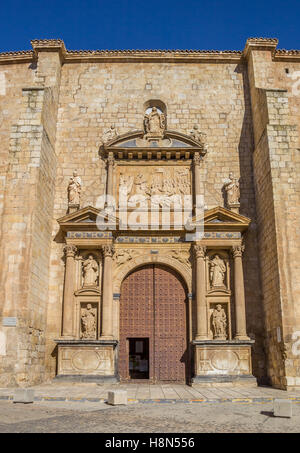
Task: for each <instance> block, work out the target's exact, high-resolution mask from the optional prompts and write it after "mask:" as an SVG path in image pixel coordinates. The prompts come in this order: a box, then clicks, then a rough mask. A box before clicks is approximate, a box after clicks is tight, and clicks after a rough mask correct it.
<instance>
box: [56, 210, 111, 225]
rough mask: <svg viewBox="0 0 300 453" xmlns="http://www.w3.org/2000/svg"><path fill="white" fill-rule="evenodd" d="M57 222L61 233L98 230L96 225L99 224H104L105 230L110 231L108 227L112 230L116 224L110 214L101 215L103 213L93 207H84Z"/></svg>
mask: <svg viewBox="0 0 300 453" xmlns="http://www.w3.org/2000/svg"><path fill="white" fill-rule="evenodd" d="M57 222H58V223H59V225H60V227H61V229H62V230H63V231H66V230H74V229H79V230H82V231H85V230H92V231H93V230H96V229H99V228H98V226H97V223H98V225H99V223H105V224H106V225H107V229H110V228H109V226H112V228H111V229H113V226H114V225H116V224H117V223H118V219H117V218H116V217H114V216H112V215H110V214H103V211H100V209H97V208H94V207H93V206H86V207H85V208H82V209H79V210H78V211H75V212H72V213H70V214H67V215H65V216H64V217H61V218H60V219H58V220H57Z"/></svg>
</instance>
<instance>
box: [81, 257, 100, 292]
mask: <svg viewBox="0 0 300 453" xmlns="http://www.w3.org/2000/svg"><path fill="white" fill-rule="evenodd" d="M82 270H83V286H96V285H97V279H98V274H99V272H98V263H97V261H96V260H94V257H93V255H89V257H88V258H87V259H86V260H85V261H84V262H83V264H82Z"/></svg>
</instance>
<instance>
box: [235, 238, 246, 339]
mask: <svg viewBox="0 0 300 453" xmlns="http://www.w3.org/2000/svg"><path fill="white" fill-rule="evenodd" d="M244 248H245V247H244V246H243V245H235V246H233V247H232V254H233V259H234V296H235V316H236V334H235V339H236V340H249V337H248V336H247V332H246V307H245V288H244V274H243V262H242V254H243V251H244Z"/></svg>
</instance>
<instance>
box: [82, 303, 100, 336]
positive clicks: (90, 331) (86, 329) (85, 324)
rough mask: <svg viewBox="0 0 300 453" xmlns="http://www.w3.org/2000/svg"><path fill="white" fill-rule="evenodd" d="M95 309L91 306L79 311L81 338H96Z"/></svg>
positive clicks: (88, 305)
mask: <svg viewBox="0 0 300 453" xmlns="http://www.w3.org/2000/svg"><path fill="white" fill-rule="evenodd" d="M96 317H97V309H96V308H93V307H92V305H91V304H87V306H86V308H82V310H81V338H96V325H97V321H96Z"/></svg>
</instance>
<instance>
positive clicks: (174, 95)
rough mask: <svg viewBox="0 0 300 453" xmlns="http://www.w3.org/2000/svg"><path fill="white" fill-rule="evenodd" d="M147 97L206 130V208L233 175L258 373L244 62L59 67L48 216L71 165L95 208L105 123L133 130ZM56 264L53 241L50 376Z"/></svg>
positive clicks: (101, 183) (184, 124) (59, 208)
mask: <svg viewBox="0 0 300 453" xmlns="http://www.w3.org/2000/svg"><path fill="white" fill-rule="evenodd" d="M150 100H160V101H162V102H163V103H164V104H165V106H166V113H167V127H168V129H170V130H176V131H180V132H183V133H185V134H188V133H189V131H190V130H191V129H192V128H193V126H194V124H197V125H198V126H199V129H200V130H201V131H203V132H205V133H206V134H207V142H208V153H207V155H206V157H205V159H204V161H203V165H202V169H201V176H202V178H201V181H202V189H203V192H204V197H205V203H206V205H207V208H208V209H209V208H212V207H215V206H217V205H221V206H223V205H224V198H223V192H222V186H223V184H224V180H225V179H226V178H228V174H229V172H230V171H233V172H234V173H235V175H236V176H237V177H241V211H240V212H241V214H243V215H246V216H248V217H250V218H251V219H252V224H251V227H250V231H249V233H248V236H247V239H246V252H245V265H244V266H245V287H246V305H247V326H248V332H250V334H251V336H252V337H253V338H255V339H256V345H255V347H254V360H253V363H254V372H255V374H256V375H257V376H260V377H263V376H264V375H265V374H266V371H265V360H264V353H263V349H262V345H263V336H264V333H263V315H262V308H261V299H260V297H261V294H260V281H259V272H258V257H257V253H256V241H257V239H256V213H255V198H254V187H253V179H252V150H253V137H252V117H251V105H250V93H249V85H248V78H247V71H246V67H245V66H243V65H241V64H236V63H220V64H210V63H201V64H192V63H190V64H189V65H186V64H180V63H176V64H172V63H164V62H162V63H159V62H157V63H142V62H140V63H128V62H124V63H105V64H104V63H80V64H79V63H74V64H68V65H64V66H63V69H62V79H61V88H60V99H59V114H58V126H57V127H58V129H57V144H56V149H57V158H58V169H57V180H56V196H55V207H54V222H53V237H54V236H55V234H56V233H57V232H58V225H57V222H56V219H57V218H59V217H62V216H63V215H64V214H65V213H66V210H67V192H66V189H67V185H68V180H69V178H70V177H71V176H72V173H73V171H74V169H77V170H78V173H79V176H80V177H81V179H82V183H83V184H82V197H81V199H82V205H81V207H84V206H87V205H89V204H91V205H93V206H95V205H96V203H97V197H98V196H99V195H101V194H103V192H104V188H105V168H104V165H103V162H102V161H101V159H100V158H99V146H100V144H101V137H102V135H103V133H104V131H105V130H107V129H108V128H109V127H110V126H111V125H112V124H114V125H115V127H116V128H117V131H118V133H119V134H122V133H125V132H128V131H131V130H132V131H133V130H141V129H142V128H143V117H144V113H145V107H146V106H147V105H148V102H149V101H150ZM63 276H64V265H63V261H62V244H60V243H59V242H58V243H55V242H54V243H53V246H52V255H51V280H50V294H49V308H48V334H47V338H48V339H49V343H48V345H47V354H46V358H47V362H48V370H49V373H50V375H51V376H53V375H54V374H55V363H56V359H55V355H53V351H54V348H55V343H54V342H53V339H55V338H57V337H58V336H59V335H60V326H61V311H62V290H63V287H62V285H63Z"/></svg>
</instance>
